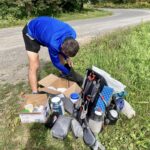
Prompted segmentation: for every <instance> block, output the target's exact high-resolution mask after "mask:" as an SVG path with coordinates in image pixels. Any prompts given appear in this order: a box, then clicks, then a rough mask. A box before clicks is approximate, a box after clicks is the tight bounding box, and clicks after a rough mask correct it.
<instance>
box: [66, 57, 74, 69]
mask: <svg viewBox="0 0 150 150" xmlns="http://www.w3.org/2000/svg"><path fill="white" fill-rule="evenodd" d="M66 61H67V64H68V65H69V67H73V62H72V60H71V59H70V58H67V60H66Z"/></svg>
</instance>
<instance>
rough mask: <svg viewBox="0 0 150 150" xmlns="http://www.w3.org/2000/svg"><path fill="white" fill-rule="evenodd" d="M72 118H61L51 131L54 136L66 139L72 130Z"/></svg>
mask: <svg viewBox="0 0 150 150" xmlns="http://www.w3.org/2000/svg"><path fill="white" fill-rule="evenodd" d="M70 123H71V117H67V116H59V117H58V119H57V121H56V123H55V124H54V126H53V127H52V129H51V133H52V136H53V137H55V138H58V139H62V140H63V139H65V137H66V136H67V134H68V132H69V129H70Z"/></svg>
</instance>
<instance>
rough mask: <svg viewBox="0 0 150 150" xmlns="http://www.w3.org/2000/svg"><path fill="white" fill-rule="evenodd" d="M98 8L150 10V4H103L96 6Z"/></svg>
mask: <svg viewBox="0 0 150 150" xmlns="http://www.w3.org/2000/svg"><path fill="white" fill-rule="evenodd" d="M96 7H98V8H103V7H104V8H150V3H149V2H146V1H145V2H144V1H143V2H136V3H120V4H117V3H116V4H115V3H113V2H102V3H98V4H96Z"/></svg>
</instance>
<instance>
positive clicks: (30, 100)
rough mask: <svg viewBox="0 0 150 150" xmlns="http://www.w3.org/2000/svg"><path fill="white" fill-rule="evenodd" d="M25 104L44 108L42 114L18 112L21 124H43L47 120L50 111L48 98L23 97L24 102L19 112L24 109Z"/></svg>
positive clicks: (31, 95) (43, 96) (29, 95)
mask: <svg viewBox="0 0 150 150" xmlns="http://www.w3.org/2000/svg"><path fill="white" fill-rule="evenodd" d="M27 104H32V105H33V106H40V105H43V106H44V111H43V112H20V114H19V117H20V119H21V122H22V123H32V122H40V123H44V122H46V120H47V117H48V113H49V111H50V108H49V103H48V98H47V95H46V94H28V95H24V102H23V103H22V104H21V106H20V111H22V110H23V109H24V106H25V105H27Z"/></svg>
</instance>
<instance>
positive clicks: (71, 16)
mask: <svg viewBox="0 0 150 150" xmlns="http://www.w3.org/2000/svg"><path fill="white" fill-rule="evenodd" d="M111 14H112V13H111V12H110V11H104V10H96V9H93V8H86V9H84V10H82V11H81V12H72V13H71V12H70V13H61V14H58V15H56V16H54V17H56V18H58V19H60V20H62V21H70V20H78V19H89V18H96V17H104V16H108V15H111ZM6 18H7V19H1V17H0V28H6V27H11V26H21V25H25V24H26V23H27V22H28V21H29V20H30V19H31V18H24V19H22V20H21V19H17V18H14V17H12V16H11V15H10V16H7V17H6ZM33 18H34V17H33Z"/></svg>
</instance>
